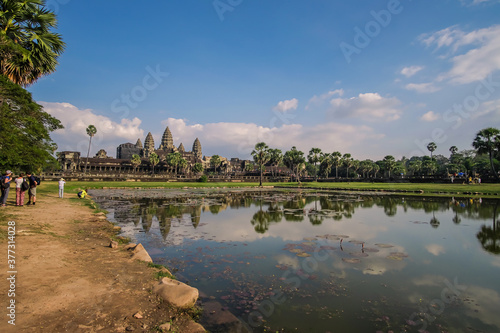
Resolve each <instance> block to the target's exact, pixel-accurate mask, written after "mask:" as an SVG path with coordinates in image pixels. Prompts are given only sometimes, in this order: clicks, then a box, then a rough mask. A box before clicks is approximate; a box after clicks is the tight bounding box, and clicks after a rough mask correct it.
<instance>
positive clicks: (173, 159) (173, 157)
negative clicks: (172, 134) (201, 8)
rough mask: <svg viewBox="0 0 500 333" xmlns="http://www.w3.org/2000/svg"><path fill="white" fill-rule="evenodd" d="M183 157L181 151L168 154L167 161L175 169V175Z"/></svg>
mask: <svg viewBox="0 0 500 333" xmlns="http://www.w3.org/2000/svg"><path fill="white" fill-rule="evenodd" d="M181 159H182V155H181V153H179V152H173V153H170V154H168V155H167V163H168V165H170V166H171V167H173V168H174V170H175V175H177V167H178V166H179V163H180V161H181Z"/></svg>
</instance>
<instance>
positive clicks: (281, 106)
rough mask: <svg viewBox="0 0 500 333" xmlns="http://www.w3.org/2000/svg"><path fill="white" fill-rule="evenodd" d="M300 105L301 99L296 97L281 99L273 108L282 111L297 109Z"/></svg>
mask: <svg viewBox="0 0 500 333" xmlns="http://www.w3.org/2000/svg"><path fill="white" fill-rule="evenodd" d="M298 106H299V100H298V99H296V98H293V99H290V100H285V101H281V102H279V103H278V105H276V106H275V107H274V108H273V110H275V111H280V112H287V111H290V110H297V107H298Z"/></svg>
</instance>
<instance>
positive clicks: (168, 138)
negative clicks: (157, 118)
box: [158, 126, 174, 149]
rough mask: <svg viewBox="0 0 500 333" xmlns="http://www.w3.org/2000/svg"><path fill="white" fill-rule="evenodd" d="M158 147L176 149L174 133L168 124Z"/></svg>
mask: <svg viewBox="0 0 500 333" xmlns="http://www.w3.org/2000/svg"><path fill="white" fill-rule="evenodd" d="M158 149H174V138H173V137H172V133H171V132H170V129H169V128H168V126H167V128H166V129H165V132H163V136H162V137H161V144H160V148H158Z"/></svg>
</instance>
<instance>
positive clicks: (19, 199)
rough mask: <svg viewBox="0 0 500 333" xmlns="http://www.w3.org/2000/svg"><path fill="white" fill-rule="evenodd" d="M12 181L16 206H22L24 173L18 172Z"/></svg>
mask: <svg viewBox="0 0 500 333" xmlns="http://www.w3.org/2000/svg"><path fill="white" fill-rule="evenodd" d="M14 182H15V183H16V206H24V191H25V189H23V183H24V175H23V174H22V173H20V174H19V176H18V177H17V178H16V179H15V180H14Z"/></svg>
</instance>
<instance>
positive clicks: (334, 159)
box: [331, 151, 342, 178]
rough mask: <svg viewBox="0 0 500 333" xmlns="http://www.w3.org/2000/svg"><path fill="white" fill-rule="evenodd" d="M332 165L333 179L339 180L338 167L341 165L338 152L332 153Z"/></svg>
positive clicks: (340, 156)
mask: <svg viewBox="0 0 500 333" xmlns="http://www.w3.org/2000/svg"><path fill="white" fill-rule="evenodd" d="M331 156H332V165H333V166H334V167H335V178H339V166H341V165H342V154H341V153H340V152H338V151H334V152H333V153H332V155H331Z"/></svg>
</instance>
